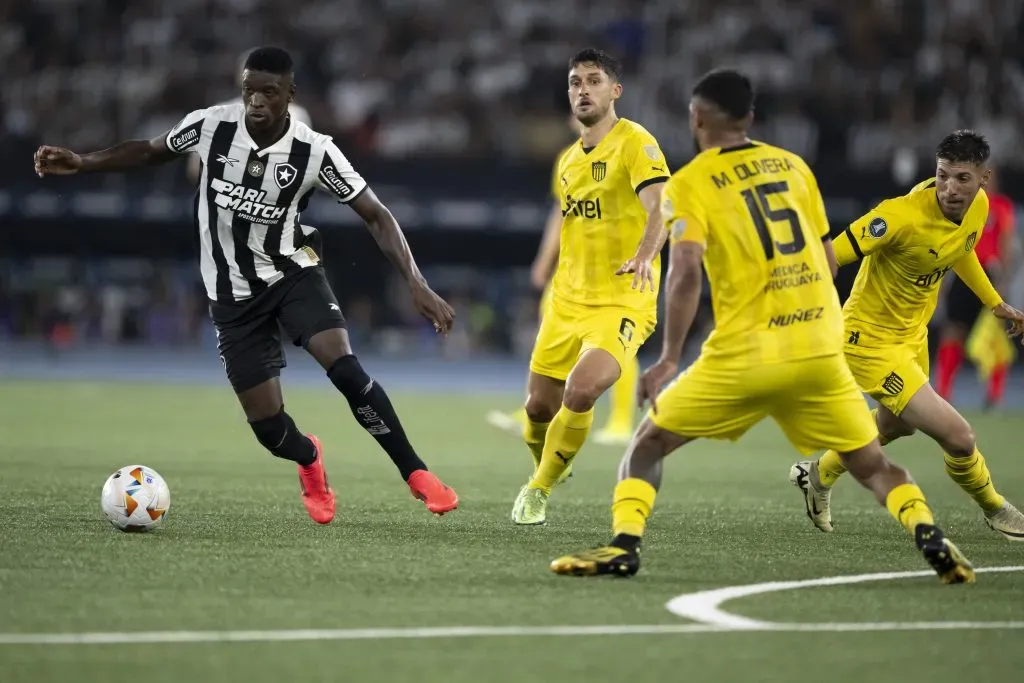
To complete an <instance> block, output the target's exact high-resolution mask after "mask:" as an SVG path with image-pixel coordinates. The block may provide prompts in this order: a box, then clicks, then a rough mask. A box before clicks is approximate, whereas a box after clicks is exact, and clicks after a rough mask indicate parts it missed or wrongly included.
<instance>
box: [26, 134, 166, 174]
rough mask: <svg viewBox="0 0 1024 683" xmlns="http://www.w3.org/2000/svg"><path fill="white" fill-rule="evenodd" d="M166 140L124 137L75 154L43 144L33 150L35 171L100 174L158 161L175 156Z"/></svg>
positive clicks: (162, 138)
mask: <svg viewBox="0 0 1024 683" xmlns="http://www.w3.org/2000/svg"><path fill="white" fill-rule="evenodd" d="M166 139H167V136H166V135H161V136H160V137H157V138H153V139H152V140H128V141H127V142H122V143H120V144H118V145H114V146H113V147H109V148H107V149H104V150H100V151H99V152H90V153H89V154H75V153H74V152H72V151H71V150H69V149H64V148H63V147H51V146H49V145H43V146H42V147H40V148H39V149H37V150H36V153H35V158H34V161H35V171H36V174H37V175H38V176H39V177H40V178H42V177H43V176H44V175H71V174H74V173H104V172H109V171H124V170H127V169H130V168H138V167H139V166H151V165H153V164H162V163H166V162H168V161H171V160H172V159H174V158H175V156H176V155H175V154H174V152H172V151H171V150H170V149H169V148H168V147H167V144H166V142H165V140H166Z"/></svg>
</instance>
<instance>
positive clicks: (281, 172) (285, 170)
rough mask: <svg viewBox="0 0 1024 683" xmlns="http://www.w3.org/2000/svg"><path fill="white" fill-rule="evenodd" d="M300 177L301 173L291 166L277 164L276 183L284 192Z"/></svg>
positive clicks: (275, 166)
mask: <svg viewBox="0 0 1024 683" xmlns="http://www.w3.org/2000/svg"><path fill="white" fill-rule="evenodd" d="M297 177H299V172H298V171H297V170H296V168H295V167H294V166H292V165H291V164H275V165H274V182H275V183H277V186H278V187H279V188H281V189H282V190H283V189H284V188H286V187H288V186H289V185H291V184H292V183H293V182H295V179H296V178H297Z"/></svg>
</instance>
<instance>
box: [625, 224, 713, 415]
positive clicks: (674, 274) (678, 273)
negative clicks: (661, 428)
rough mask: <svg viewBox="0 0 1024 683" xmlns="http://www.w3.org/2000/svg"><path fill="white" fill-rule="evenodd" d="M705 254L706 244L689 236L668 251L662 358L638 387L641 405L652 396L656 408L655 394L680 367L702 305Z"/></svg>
mask: <svg viewBox="0 0 1024 683" xmlns="http://www.w3.org/2000/svg"><path fill="white" fill-rule="evenodd" d="M703 257H704V245H703V244H702V243H701V242H693V241H690V240H683V241H679V242H675V243H674V244H673V245H672V248H671V249H670V251H669V266H668V278H667V284H666V286H665V323H664V326H663V333H662V335H663V336H662V343H661V358H659V359H658V362H657V363H655V364H654V365H652V366H651V367H650V368H648V369H647V371H646V372H644V374H643V376H642V377H641V378H640V382H639V385H638V387H637V403H639V404H640V406H641V407H642V406H643V404H644V402H645V401H647V400H650V402H651V408H652V409H653V410H654V412H657V411H658V406H657V405H656V404H655V397H656V396H657V395H658V392H659V391H660V390H661V387H663V386H664V385H665V384H666V383H667V382H668V381H669V380H670V379H672V377H674V376H675V375H676V373H677V372H678V370H679V357H680V356H681V355H682V354H683V344H684V343H685V342H686V335H687V334H689V332H690V327H692V326H693V320H694V318H695V317H696V316H697V309H698V308H699V307H700V291H701V287H702V282H703V280H702V276H701V261H702V259H703Z"/></svg>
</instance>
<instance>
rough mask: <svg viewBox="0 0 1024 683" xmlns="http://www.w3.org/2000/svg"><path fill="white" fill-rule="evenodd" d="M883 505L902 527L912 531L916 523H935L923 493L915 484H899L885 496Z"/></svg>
mask: <svg viewBox="0 0 1024 683" xmlns="http://www.w3.org/2000/svg"><path fill="white" fill-rule="evenodd" d="M885 507H887V508H888V509H889V514H890V515H892V516H893V517H895V518H896V521H898V522H899V523H900V524H902V525H903V528H904V529H906V530H907V531H909V532H910V533H911V534H913V533H914V529H916V528H917V525H918V524H935V518H934V517H932V511H931V509H930V508H929V507H928V503H927V502H925V499H924V493H923V492H922V491H921V489H920V488H918V487H917V485H916V484H900V485H899V486H897V487H896V488H894V489H893V490H892V491H889V495H888V496H886V498H885Z"/></svg>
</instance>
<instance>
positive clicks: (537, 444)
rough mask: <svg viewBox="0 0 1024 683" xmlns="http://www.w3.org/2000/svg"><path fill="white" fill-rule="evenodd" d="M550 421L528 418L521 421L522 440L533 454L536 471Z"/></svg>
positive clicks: (524, 414)
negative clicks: (537, 420)
mask: <svg viewBox="0 0 1024 683" xmlns="http://www.w3.org/2000/svg"><path fill="white" fill-rule="evenodd" d="M523 418H524V419H526V411H523ZM550 424H551V423H550V422H531V421H530V420H529V419H526V421H525V422H524V423H523V441H525V442H526V447H527V448H529V449H530V454H531V455H532V456H533V469H534V471H535V472H536V470H537V468H538V467H540V456H541V454H542V453H543V452H544V437H545V436H547V433H548V426H549V425H550Z"/></svg>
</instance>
